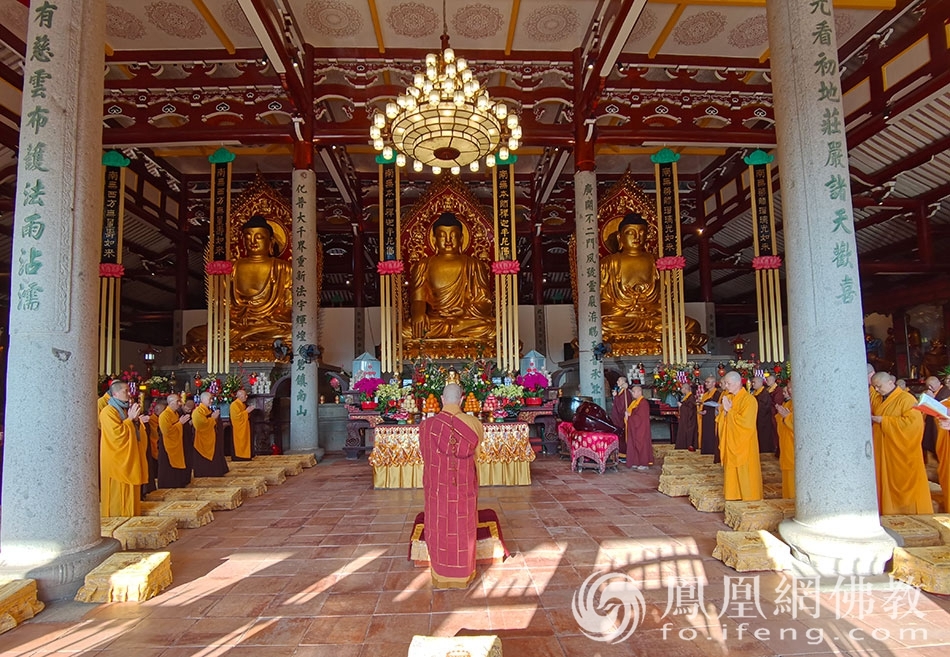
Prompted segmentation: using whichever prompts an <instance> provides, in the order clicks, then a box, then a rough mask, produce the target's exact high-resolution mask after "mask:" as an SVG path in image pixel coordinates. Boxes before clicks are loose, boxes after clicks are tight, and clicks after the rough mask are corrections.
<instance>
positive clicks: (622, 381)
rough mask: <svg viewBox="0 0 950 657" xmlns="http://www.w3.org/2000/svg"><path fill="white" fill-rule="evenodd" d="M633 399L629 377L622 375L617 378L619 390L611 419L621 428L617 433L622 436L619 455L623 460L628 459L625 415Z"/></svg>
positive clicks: (614, 401)
mask: <svg viewBox="0 0 950 657" xmlns="http://www.w3.org/2000/svg"><path fill="white" fill-rule="evenodd" d="M632 401H633V393H632V392H630V387H629V386H628V385H627V377H625V376H621V377H619V378H618V379H617V392H616V393H615V394H614V399H613V404H612V405H611V407H610V421H611V423H613V425H614V426H615V427H618V428H619V429H620V431H619V432H618V433H617V435H618V436H619V438H620V442H619V446H620V449H619V452H618V457H619V458H620V459H621V460H623V461H626V459H627V432H626V431H624V430H623V425H624V422H623V416H624V414H625V413H626V412H627V406H629V405H630V402H632Z"/></svg>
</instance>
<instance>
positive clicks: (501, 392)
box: [491, 383, 524, 405]
mask: <svg viewBox="0 0 950 657" xmlns="http://www.w3.org/2000/svg"><path fill="white" fill-rule="evenodd" d="M491 394H492V395H494V396H495V399H497V400H498V401H499V403H501V404H502V405H504V402H505V401H515V402H517V403H518V405H520V404H521V400H522V399H524V388H523V387H521V386H520V385H517V384H514V383H507V384H505V385H502V386H495V387H494V388H492V391H491ZM503 400H504V401H503Z"/></svg>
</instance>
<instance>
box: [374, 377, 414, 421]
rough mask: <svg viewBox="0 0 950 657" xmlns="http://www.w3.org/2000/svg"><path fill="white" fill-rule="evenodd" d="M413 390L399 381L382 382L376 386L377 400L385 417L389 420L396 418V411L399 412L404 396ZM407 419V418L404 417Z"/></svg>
mask: <svg viewBox="0 0 950 657" xmlns="http://www.w3.org/2000/svg"><path fill="white" fill-rule="evenodd" d="M411 392H412V388H411V387H409V386H406V387H405V388H404V387H402V386H400V385H399V384H398V383H382V384H380V385H379V386H378V387H377V388H376V400H377V402H379V412H380V413H382V415H383V417H384V418H386V419H389V420H396V419H398V418H397V417H396V413H398V412H399V405H400V404H401V403H402V400H403V397H406V396H407V395H409V394H410V393H411ZM403 419H405V418H403Z"/></svg>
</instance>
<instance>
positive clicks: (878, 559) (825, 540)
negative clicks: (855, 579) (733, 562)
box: [778, 518, 898, 575]
mask: <svg viewBox="0 0 950 657" xmlns="http://www.w3.org/2000/svg"><path fill="white" fill-rule="evenodd" d="M862 524H863V523H862ZM849 529H852V530H853V529H854V528H853V527H849V526H848V523H847V522H842V523H841V526H840V527H838V530H839V532H840V533H838V534H829V533H822V532H820V531H818V530H816V529H815V528H814V527H809V526H807V525H803V524H801V523H800V522H798V521H797V520H796V519H794V518H793V519H791V520H785V521H783V522H782V523H780V524H779V526H778V531H779V534H780V535H781V536H782V540H784V541H785V542H786V543H787V544H788V546H789V547H790V548H791V550H792V556H793V557H795V558H796V559H797V560H799V561H802V562H804V563H807V564H809V565H810V566H811V567H812V568H814V569H815V570H817V571H818V572H819V573H820V574H821V575H880V574H882V573H883V572H884V567H885V565H886V564H887V562H888V561H890V560H891V556H892V555H893V553H894V548H895V547H897V545H898V543H897V541H896V540H895V539H894V538H893V537H892V536H891V535H890V534H888V533H887V532H886V531H884V529H883V528H880V527H879V528H878V531H876V532H874V531H872V533H870V534H867V533H865V532H864V531H851V532H849V531H848V530H849ZM861 529H866V527H862V528H861ZM862 534H864V535H863V536H862Z"/></svg>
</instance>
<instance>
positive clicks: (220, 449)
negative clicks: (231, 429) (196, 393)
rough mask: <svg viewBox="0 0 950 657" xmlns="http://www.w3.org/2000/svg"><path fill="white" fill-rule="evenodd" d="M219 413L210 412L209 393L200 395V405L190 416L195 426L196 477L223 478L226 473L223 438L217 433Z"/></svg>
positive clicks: (194, 465)
mask: <svg viewBox="0 0 950 657" xmlns="http://www.w3.org/2000/svg"><path fill="white" fill-rule="evenodd" d="M220 415H221V411H219V410H217V409H215V410H211V393H210V392H203V393H201V403H200V404H198V407H197V408H195V412H194V413H192V415H191V422H192V424H194V426H195V462H194V464H193V469H194V473H195V476H196V477H223V476H224V475H225V474H226V473H227V471H228V464H227V461H225V460H224V438H223V436H221V435H220V434H219V433H218V430H217V426H218V417H219V416H220Z"/></svg>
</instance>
